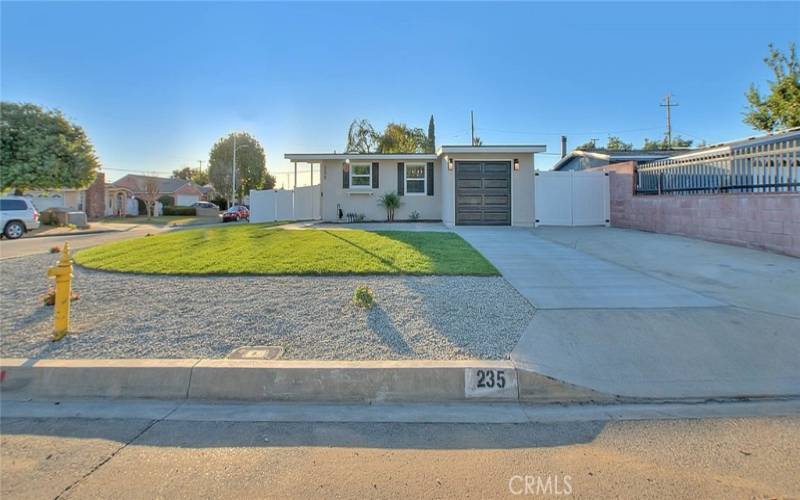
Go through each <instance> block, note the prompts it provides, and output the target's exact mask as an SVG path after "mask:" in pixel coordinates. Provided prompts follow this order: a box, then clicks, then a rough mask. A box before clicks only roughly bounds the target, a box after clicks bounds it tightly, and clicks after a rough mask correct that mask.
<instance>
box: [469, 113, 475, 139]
mask: <svg viewBox="0 0 800 500" xmlns="http://www.w3.org/2000/svg"><path fill="white" fill-rule="evenodd" d="M469 124H470V128H471V129H472V140H471V141H470V143H469V144H470V146H474V145H475V115H474V114H473V113H472V111H470V112H469Z"/></svg>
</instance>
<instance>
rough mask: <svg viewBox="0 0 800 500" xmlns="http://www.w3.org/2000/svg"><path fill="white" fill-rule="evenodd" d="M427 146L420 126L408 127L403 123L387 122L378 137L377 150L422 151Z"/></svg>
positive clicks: (380, 151)
mask: <svg viewBox="0 0 800 500" xmlns="http://www.w3.org/2000/svg"><path fill="white" fill-rule="evenodd" d="M427 148H428V138H427V137H426V136H425V132H423V131H422V129H421V128H408V126H406V124H404V123H389V124H388V125H386V129H385V130H384V131H383V134H381V135H380V137H379V138H378V152H379V153H384V154H392V153H424V152H425V151H426V150H427Z"/></svg>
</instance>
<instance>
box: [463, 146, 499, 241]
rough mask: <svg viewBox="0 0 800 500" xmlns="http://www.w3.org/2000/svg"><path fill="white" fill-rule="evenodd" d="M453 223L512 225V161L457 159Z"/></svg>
mask: <svg viewBox="0 0 800 500" xmlns="http://www.w3.org/2000/svg"><path fill="white" fill-rule="evenodd" d="M456 224H459V225H506V226H507V225H510V224H511V162H507V161H457V162H456Z"/></svg>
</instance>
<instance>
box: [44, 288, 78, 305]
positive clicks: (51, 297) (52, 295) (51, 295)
mask: <svg viewBox="0 0 800 500" xmlns="http://www.w3.org/2000/svg"><path fill="white" fill-rule="evenodd" d="M80 298H81V294H79V293H78V292H76V291H75V290H72V295H70V297H69V300H70V301H71V302H74V301H76V300H80ZM42 304H44V305H46V306H54V305H56V289H55V288H53V287H50V288H49V289H48V290H47V293H46V294H44V295H42Z"/></svg>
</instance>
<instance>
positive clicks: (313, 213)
mask: <svg viewBox="0 0 800 500" xmlns="http://www.w3.org/2000/svg"><path fill="white" fill-rule="evenodd" d="M319 193H320V190H319V185H317V186H306V187H299V188H296V189H294V190H289V189H268V190H252V191H250V222H275V221H279V220H316V219H320V218H321V215H320V195H319Z"/></svg>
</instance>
